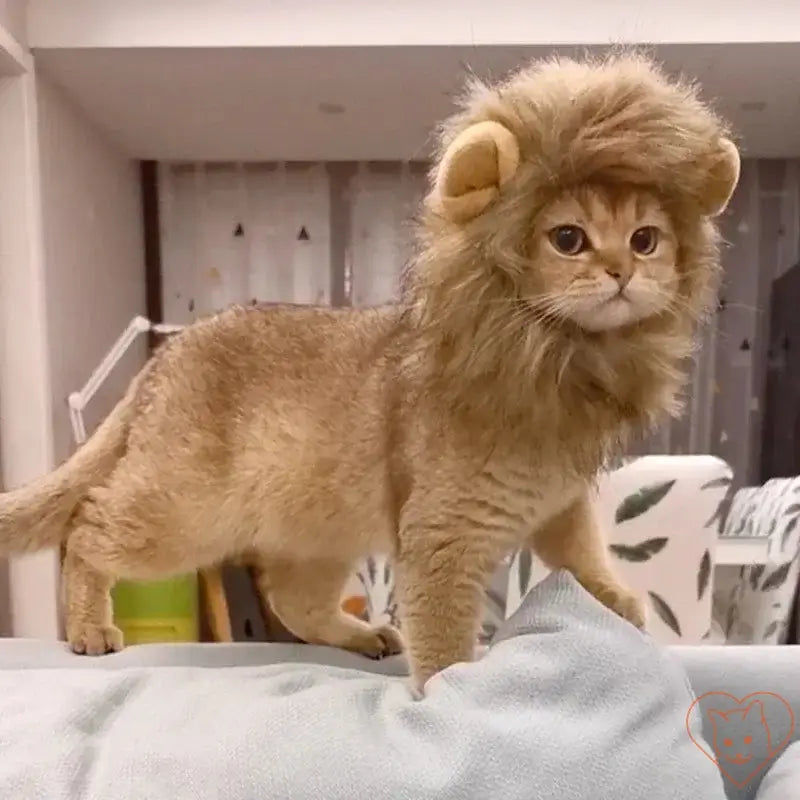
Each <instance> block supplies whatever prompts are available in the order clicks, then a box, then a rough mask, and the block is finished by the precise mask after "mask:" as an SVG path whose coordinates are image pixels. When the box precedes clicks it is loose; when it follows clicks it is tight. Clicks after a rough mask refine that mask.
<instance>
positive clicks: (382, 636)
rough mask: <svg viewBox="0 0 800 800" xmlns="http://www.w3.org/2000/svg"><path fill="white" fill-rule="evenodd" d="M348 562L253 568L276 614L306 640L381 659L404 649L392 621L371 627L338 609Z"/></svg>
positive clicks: (349, 566)
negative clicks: (389, 623)
mask: <svg viewBox="0 0 800 800" xmlns="http://www.w3.org/2000/svg"><path fill="white" fill-rule="evenodd" d="M352 569H353V567H352V565H350V564H348V563H341V562H337V561H332V560H331V561H329V560H319V561H303V562H301V563H287V562H281V563H270V562H264V563H263V564H262V565H260V566H259V567H258V568H257V569H255V570H254V574H255V575H256V578H257V581H258V586H259V590H260V591H261V592H263V594H264V595H265V596H266V597H267V598H268V599H269V603H270V605H271V607H272V610H273V612H274V613H275V615H276V616H277V617H278V619H279V620H280V621H281V622H282V623H283V624H284V625H285V626H286V627H287V628H288V629H289V630H290V631H291V632H292V633H293V634H294V635H295V636H297V637H298V638H300V639H302V640H303V641H304V642H308V643H309V644H325V645H331V646H333V647H341V648H344V649H345V650H352V651H354V652H356V653H362V654H363V655H366V656H369V657H370V658H381V657H383V656H388V655H393V654H395V653H399V652H401V651H402V649H403V646H402V640H401V638H400V634H399V632H398V631H397V629H396V628H394V627H392V626H391V625H380V626H373V625H370V624H369V623H367V622H364V621H363V620H360V619H357V618H356V617H354V616H353V615H352V614H348V613H347V612H346V611H344V610H343V609H342V606H341V603H342V592H343V589H344V586H345V584H346V582H347V579H348V577H349V576H350V573H351V572H352Z"/></svg>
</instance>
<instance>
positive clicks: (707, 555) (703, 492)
mask: <svg viewBox="0 0 800 800" xmlns="http://www.w3.org/2000/svg"><path fill="white" fill-rule="evenodd" d="M730 483H731V469H730V467H729V466H728V465H727V464H726V463H725V462H724V461H721V460H720V459H718V458H714V457H713V456H645V457H642V458H637V459H633V460H631V461H629V462H627V463H625V464H623V465H622V466H621V467H619V468H618V469H615V470H612V471H610V472H608V473H606V474H605V475H603V476H602V477H601V479H600V482H599V496H598V510H599V513H600V518H601V521H602V524H603V525H604V527H605V529H606V531H607V532H608V535H609V542H610V549H611V553H612V555H613V557H614V559H615V560H616V561H617V564H618V567H619V573H620V575H621V577H622V578H623V579H624V580H625V581H627V583H628V584H629V585H630V586H631V588H633V589H635V590H637V591H639V592H640V593H641V594H642V596H643V597H646V598H647V599H648V601H649V605H650V609H651V610H652V612H654V613H652V614H650V619H649V622H648V627H649V629H650V630H651V631H652V633H653V634H654V635H655V636H656V637H657V638H658V639H660V640H662V641H665V642H668V643H674V642H681V643H684V644H686V643H699V642H700V641H701V640H702V638H703V637H704V636H705V635H706V634H707V632H708V630H709V628H710V625H711V590H710V586H711V576H712V571H713V568H714V546H715V544H716V538H717V532H718V530H717V529H718V526H717V520H718V518H719V509H720V506H721V505H723V503H724V499H725V496H726V491H727V489H728V487H729V485H730ZM547 572H548V571H547V569H546V568H545V567H544V566H543V565H542V564H541V563H540V562H539V561H538V559H536V558H535V556H532V555H531V554H530V553H529V552H528V551H523V552H519V553H515V554H513V556H509V558H508V559H507V560H506V563H504V564H502V565H501V566H500V568H499V569H498V570H497V572H496V573H495V576H494V579H493V581H492V583H491V586H490V588H489V591H488V592H487V597H486V611H485V614H484V623H483V629H482V634H481V640H482V641H487V640H488V639H489V638H491V636H492V634H493V633H494V630H495V629H496V627H497V625H498V624H499V622H501V621H502V619H503V617H504V616H508V615H509V614H511V613H512V612H513V611H514V610H515V609H516V608H517V606H518V605H519V603H520V600H521V598H522V597H523V596H524V595H525V593H526V592H527V591H529V590H530V589H531V588H532V587H533V586H534V585H535V584H536V583H537V582H538V581H539V580H540V579H541V578H543V577H545V576H546V574H547ZM345 607H347V608H348V609H349V610H351V611H354V612H356V613H362V614H363V616H364V617H366V618H368V619H370V620H372V621H389V620H392V621H394V622H396V621H397V619H396V602H395V598H394V581H393V577H392V569H391V565H390V564H389V563H388V561H387V560H386V559H383V558H370V559H367V560H366V561H365V562H364V564H363V565H362V566H361V567H360V569H359V570H358V572H357V574H356V575H355V576H353V578H352V580H351V583H350V586H349V589H348V592H347V596H346V599H345Z"/></svg>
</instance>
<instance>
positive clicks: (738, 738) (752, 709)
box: [708, 700, 770, 766]
mask: <svg viewBox="0 0 800 800" xmlns="http://www.w3.org/2000/svg"><path fill="white" fill-rule="evenodd" d="M708 716H709V718H710V720H711V722H712V724H713V726H714V741H713V748H714V752H715V753H716V755H717V758H719V759H720V761H725V762H727V763H729V764H737V765H739V766H741V765H743V764H747V763H749V762H750V761H752V760H753V758H754V757H755V755H756V754H759V757H761V755H763V754H764V753H769V751H770V733H769V727H768V726H767V722H766V719H765V718H764V711H763V707H762V705H761V702H760V701H759V700H754V701H753V702H752V703H750V705H748V706H747V707H746V708H737V709H733V710H732V711H727V712H722V711H717V710H716V709H711V710H710V711H709V712H708Z"/></svg>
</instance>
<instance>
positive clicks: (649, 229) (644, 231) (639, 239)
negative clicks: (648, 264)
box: [631, 225, 658, 256]
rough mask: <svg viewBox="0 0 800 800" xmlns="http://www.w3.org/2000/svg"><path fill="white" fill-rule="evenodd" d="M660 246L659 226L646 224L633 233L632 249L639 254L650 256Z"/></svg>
mask: <svg viewBox="0 0 800 800" xmlns="http://www.w3.org/2000/svg"><path fill="white" fill-rule="evenodd" d="M657 246H658V228H654V227H653V226H652V225H645V226H644V227H643V228H637V229H636V230H635V231H634V232H633V233H632V234H631V250H633V252H634V253H636V254H637V255H639V256H649V255H651V254H652V253H653V251H654V250H655V249H656V247H657Z"/></svg>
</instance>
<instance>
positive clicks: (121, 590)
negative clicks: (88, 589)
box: [113, 573, 200, 644]
mask: <svg viewBox="0 0 800 800" xmlns="http://www.w3.org/2000/svg"><path fill="white" fill-rule="evenodd" d="M113 597H114V623H115V625H116V626H117V627H118V628H119V629H120V630H121V631H122V633H123V635H124V637H125V644H152V643H155V642H196V641H198V640H199V638H200V622H199V611H198V589H197V575H196V574H195V573H192V574H190V575H184V576H182V577H180V578H171V579H170V580H164V581H121V582H120V583H118V584H117V585H116V586H115V587H114V591H113Z"/></svg>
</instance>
